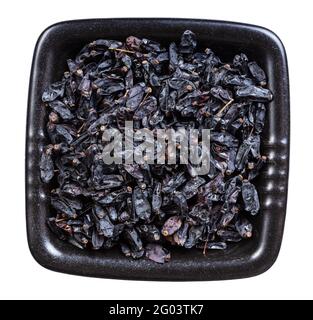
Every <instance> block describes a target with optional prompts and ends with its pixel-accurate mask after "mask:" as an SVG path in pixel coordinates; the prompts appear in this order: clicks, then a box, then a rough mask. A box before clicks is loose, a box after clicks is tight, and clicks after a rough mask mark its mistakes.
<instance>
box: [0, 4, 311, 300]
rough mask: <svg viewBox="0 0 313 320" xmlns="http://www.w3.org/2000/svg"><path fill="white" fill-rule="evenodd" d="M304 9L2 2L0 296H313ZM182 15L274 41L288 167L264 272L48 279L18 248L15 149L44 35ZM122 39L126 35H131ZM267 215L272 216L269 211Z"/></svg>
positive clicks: (20, 211) (20, 163)
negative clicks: (183, 278) (201, 278)
mask: <svg viewBox="0 0 313 320" xmlns="http://www.w3.org/2000/svg"><path fill="white" fill-rule="evenodd" d="M310 2H312V1H306V0H301V1H273V0H271V1H267V0H263V1H252V0H247V1H245V0H236V1H225V0H218V1H208V0H202V1H201V0H200V1H197V0H193V1H184V0H171V1H169V0H168V1H162V0H158V1H149V0H145V1H136V0H132V1H130V0H116V1H105V0H100V1H95V0H93V1H86V0H83V1H81V0H75V1H64V0H63V1H59V0H54V1H43V0H42V1H39V0H35V1H33V0H28V1H14V0H10V1H2V3H1V9H0V10H1V11H0V35H1V37H0V57H1V59H0V121H1V123H0V142H1V144H0V148H1V149H0V150H1V151H0V152H1V156H0V191H1V192H0V199H1V201H0V298H2V299H14V298H21V299H22V298H23V299H25V298H29V299H38V298H39V299H48V298H52V299H56V298H60V299H67V298H69V299H118V298H122V299H132V298H133V299H158V298H165V299H166V298H169V299H170V298H175V299H188V298H189V299H234V298H236V299H289V298H313V292H312V287H313V241H312V239H313V231H312V229H313V208H312V203H313V188H312V185H313V163H312V156H313V152H312V138H313V135H312V132H313V105H312V93H313V68H312V64H313V58H312V57H313V55H312V54H313V45H312V43H313V41H312V30H313V23H312V20H313V18H312V9H311V8H309V4H310ZM113 17H186V18H205V19H219V20H230V21H239V22H247V23H252V24H257V25H261V26H265V27H267V28H269V29H271V30H273V31H274V32H275V33H277V34H278V35H279V37H280V38H281V40H282V41H283V43H284V45H285V47H286V51H287V56H288V60H289V71H290V85H291V120H292V121H291V164H290V179H289V199H288V212H287V220H286V227H285V236H284V240H283V245H282V249H281V252H280V255H279V258H278V260H277V262H276V263H275V264H274V266H273V267H272V268H271V269H270V270H269V271H268V272H266V273H265V274H263V275H260V276H258V277H255V278H251V279H243V280H233V281H222V282H193V283H192V282H185V283H172V282H166V283H162V282H136V281H121V280H106V279H94V278H84V277H78V276H71V275H65V274H61V273H56V272H52V271H49V270H46V269H44V268H42V267H41V266H39V265H38V264H37V262H35V260H34V259H33V258H32V256H31V254H30V252H29V250H28V246H27V241H26V226H25V204H24V142H25V122H26V105H27V90H28V80H29V72H30V67H31V60H32V54H33V49H34V46H35V43H36V40H37V38H38V36H39V34H40V33H41V31H42V30H43V29H45V28H46V27H47V26H49V25H50V24H53V23H55V22H58V21H62V20H69V19H78V18H113ZM130 32H131V30H130ZM273 214H275V212H273Z"/></svg>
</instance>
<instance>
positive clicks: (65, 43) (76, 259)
mask: <svg viewBox="0 0 313 320" xmlns="http://www.w3.org/2000/svg"><path fill="white" fill-rule="evenodd" d="M186 29H190V30H192V31H193V32H195V33H196V35H197V39H198V40H199V42H200V45H201V46H202V47H203V48H206V47H209V48H211V49H213V50H214V51H215V52H216V53H217V54H218V55H219V56H220V57H222V58H223V60H224V61H227V60H230V59H231V58H232V57H233V56H234V55H235V54H237V53H240V52H244V53H246V54H247V55H248V56H249V58H250V59H253V60H256V61H258V62H259V63H260V65H261V66H262V67H263V68H264V70H265V72H266V73H267V75H268V80H269V81H268V82H269V87H270V89H271V90H272V91H273V93H274V97H275V98H274V101H273V102H271V103H270V105H269V108H268V112H267V119H266V126H265V130H264V134H263V144H262V148H263V149H262V151H263V154H266V155H268V156H269V158H270V161H269V164H268V165H267V167H266V169H265V170H264V171H263V173H262V174H261V175H260V177H259V178H258V180H257V181H256V186H257V189H258V191H259V195H260V201H261V212H260V213H259V215H258V216H256V217H255V218H254V221H253V223H254V225H255V230H256V231H255V232H254V236H253V238H252V239H250V240H246V241H243V242H241V243H238V244H236V245H233V246H231V247H230V248H229V249H227V250H226V251H218V252H209V254H208V256H207V257H205V256H203V255H202V253H201V251H198V250H196V249H195V250H190V251H184V250H182V249H175V248H173V249H172V260H171V261H170V262H169V263H166V264H164V265H159V264H156V263H154V262H151V261H148V260H145V259H142V260H138V261H134V260H131V259H128V258H126V257H124V256H123V255H122V254H121V253H120V252H119V251H118V250H110V251H82V250H80V249H77V248H75V247H73V246H71V245H70V244H67V243H64V242H62V241H60V240H58V239H57V238H56V237H55V236H54V235H53V234H52V233H51V232H50V230H49V229H48V228H47V225H46V219H47V217H49V216H50V206H49V192H48V191H49V190H48V188H47V186H45V185H44V184H43V183H42V182H41V181H40V172H39V159H40V150H41V148H42V146H43V145H44V144H45V143H46V141H47V140H46V134H45V112H44V109H43V108H42V106H41V94H42V92H43V90H44V88H45V87H46V86H47V85H48V84H49V83H51V82H54V81H57V80H58V79H59V78H60V77H61V76H62V74H63V72H64V71H65V69H66V59H67V58H69V57H73V56H75V54H76V53H77V52H78V50H79V49H80V48H81V47H83V45H84V44H86V43H88V42H91V41H92V40H94V39H97V38H108V39H117V40H124V39H125V38H126V37H127V36H129V35H136V36H139V37H146V38H151V39H156V40H159V41H161V42H162V43H164V44H166V43H169V42H170V41H175V40H176V41H177V40H178V39H179V37H180V35H181V33H182V32H183V31H184V30H186ZM288 167H289V83H288V68H287V59H286V54H285V50H284V47H283V44H282V43H281V41H280V40H279V38H278V37H277V36H276V35H275V34H274V33H272V32H271V31H269V30H267V29H264V28H261V27H257V26H252V25H246V24H241V23H232V22H223V21H209V20H190V19H97V20H77V21H66V22H61V23H58V24H55V25H53V26H51V27H49V28H48V29H46V30H45V31H44V32H43V33H42V35H41V36H40V38H39V40H38V42H37V45H36V48H35V52H34V58H33V65H32V71H31V78H30V87H29V100H28V118H27V138H26V216H27V231H28V243H29V247H30V251H31V253H32V255H33V256H34V258H35V259H36V260H37V261H38V262H39V263H40V264H41V265H42V266H44V267H46V268H49V269H52V270H55V271H60V272H66V273H71V274H77V275H85V276H96V277H107V278H123V279H140V280H221V279H233V278H243V277H250V276H255V275H258V274H260V273H262V272H264V271H266V270H267V269H268V268H270V267H271V266H272V264H273V263H274V261H275V260H276V258H277V256H278V253H279V249H280V245H281V241H282V236H283V229H284V221H285V214H286V203H287V187H288Z"/></svg>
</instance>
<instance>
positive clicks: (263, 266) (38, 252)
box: [25, 18, 290, 281]
mask: <svg viewBox="0 0 313 320" xmlns="http://www.w3.org/2000/svg"><path fill="white" fill-rule="evenodd" d="M112 21H114V22H121V23H122V22H127V23H147V22H149V23H173V22H175V23H187V24H192V23H200V24H205V25H206V27H208V26H209V25H211V26H214V27H218V28H226V27H228V28H229V27H230V28H238V29H241V30H245V32H252V33H254V34H258V35H260V34H261V35H262V36H264V37H265V39H266V41H268V42H271V43H272V44H273V45H274V46H275V48H276V50H278V51H279V52H278V53H276V54H277V55H278V56H279V58H280V61H281V65H280V68H281V69H282V72H283V73H284V75H285V80H286V82H285V83H284V85H283V94H284V95H285V97H284V103H285V106H284V108H285V109H284V110H286V119H285V120H286V123H287V126H288V127H287V128H286V130H285V138H286V146H287V149H286V150H287V151H286V152H287V155H286V159H285V164H286V167H287V169H286V174H285V177H284V181H283V182H284V185H285V193H284V197H283V207H282V208H281V212H280V219H279V222H278V223H279V224H280V230H279V234H277V235H276V238H277V239H276V240H277V241H276V242H275V243H268V244H267V245H266V246H263V247H261V248H258V250H259V252H257V253H256V254H255V256H254V257H253V258H252V259H249V260H247V261H245V266H244V268H243V267H242V266H243V265H242V263H243V262H240V261H237V264H236V265H235V266H234V269H233V270H232V269H231V268H229V266H228V268H227V269H224V267H223V266H222V265H221V264H218V265H217V266H216V267H212V268H211V269H210V270H209V272H208V273H203V272H202V273H200V274H197V273H196V270H197V268H195V267H194V266H193V267H192V268H191V267H190V266H188V265H185V266H184V265H182V266H181V270H183V271H188V272H187V273H186V274H184V275H183V276H181V275H175V274H168V270H167V269H166V270H164V271H165V273H164V274H163V275H162V273H160V272H157V273H155V272H153V271H151V274H149V272H148V273H147V272H146V273H140V272H139V271H141V270H140V267H139V265H138V262H137V261H135V262H133V263H128V267H123V266H121V264H119V265H118V266H117V267H114V266H112V267H111V268H109V267H108V265H106V267H108V268H107V270H101V269H99V267H96V266H95V265H94V266H93V267H92V264H90V263H89V264H88V268H90V269H89V270H87V266H85V265H81V264H79V262H78V261H68V260H67V259H66V258H67V257H66V256H65V257H64V256H63V253H62V252H61V256H60V257H57V255H58V254H59V253H57V252H56V251H55V250H56V248H53V246H51V243H49V241H48V240H47V239H44V238H42V234H37V235H35V234H34V232H35V230H34V229H33V222H34V221H33V218H34V212H33V211H32V208H31V205H30V203H31V202H32V201H34V200H33V198H32V197H30V194H31V193H32V192H33V185H32V182H31V179H32V178H33V177H32V174H31V175H30V174H29V172H30V170H31V169H30V163H31V157H32V154H31V151H30V150H29V149H30V140H31V137H32V135H33V131H32V130H33V126H32V125H33V123H32V120H31V113H33V112H34V103H35V96H36V81H37V80H38V79H37V77H38V59H39V58H40V56H41V55H42V54H44V53H42V48H43V47H44V46H45V45H46V41H48V40H47V39H48V38H49V37H51V36H53V34H54V33H55V32H59V31H60V29H63V31H64V32H66V30H68V27H69V26H70V27H75V25H76V26H79V25H82V24H85V25H88V24H89V25H91V24H106V23H110V22H112ZM289 104H290V99H289V77H288V64H287V57H286V52H285V48H284V45H283V44H282V42H281V40H280V39H279V37H278V36H277V35H276V34H275V33H273V32H272V31H271V30H269V29H267V28H263V27H260V26H256V25H252V24H246V23H239V22H230V21H222V20H205V19H188V18H186V19H185V18H112V19H79V20H67V21H61V22H57V23H55V24H52V25H50V26H49V27H47V28H46V29H45V30H44V31H43V32H42V33H41V34H40V36H39V38H38V40H37V43H36V46H35V50H34V55H33V61H32V68H31V74H30V82H29V92H28V109H27V127H26V128H27V129H26V149H25V153H26V156H25V183H26V185H25V191H26V220H27V240H28V246H29V249H30V252H31V254H32V256H33V257H34V259H35V260H36V261H37V262H38V263H39V264H40V265H42V266H43V267H45V268H47V269H50V270H53V271H59V272H64V273H69V274H76V275H85V276H93V277H105V278H118V279H136V280H167V281H187V280H193V281H195V280H224V279H235V278H246V277H251V276H256V275H259V274H261V273H263V272H265V271H266V270H268V269H269V268H270V267H271V266H272V265H273V264H274V262H275V261H276V259H277V256H278V254H279V250H280V246H281V241H282V236H283V229H284V221H285V215H286V206H287V192H288V174H289V139H290V116H289V112H290V111H289ZM107 259H108V258H107ZM123 259H125V258H124V257H123ZM95 260H96V261H98V260H97V259H95ZM109 260H110V259H108V261H109ZM111 260H112V261H111V262H115V259H111ZM121 260H122V259H121ZM98 262H99V263H100V261H98ZM109 262H110V261H109ZM225 263H227V262H225ZM113 264H114V263H113ZM100 265H101V263H100ZM129 266H131V267H130V268H129ZM240 266H241V267H242V268H241V267H240ZM75 268H76V269H75ZM116 268H117V269H116ZM132 271H134V272H132Z"/></svg>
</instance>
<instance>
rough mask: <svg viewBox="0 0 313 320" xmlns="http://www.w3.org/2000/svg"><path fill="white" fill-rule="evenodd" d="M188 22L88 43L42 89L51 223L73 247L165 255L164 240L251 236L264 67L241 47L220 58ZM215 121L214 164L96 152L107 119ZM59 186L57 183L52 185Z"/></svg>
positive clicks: (192, 124) (171, 124) (141, 123)
mask: <svg viewBox="0 0 313 320" xmlns="http://www.w3.org/2000/svg"><path fill="white" fill-rule="evenodd" d="M196 46H197V41H196V37H195V34H194V33H193V32H191V31H189V30H187V31H185V32H184V33H183V35H182V37H181V41H180V43H179V44H178V45H176V44H175V43H171V44H170V45H169V47H168V48H165V47H162V46H161V45H160V44H159V43H157V42H155V41H152V40H148V39H138V38H136V37H134V36H130V37H128V38H127V39H126V42H125V43H123V42H119V41H114V40H102V39H99V40H96V41H94V42H92V43H90V44H88V45H86V46H85V47H84V48H83V49H82V50H81V52H80V53H79V54H78V55H77V57H76V58H75V60H70V59H69V60H68V61H67V64H68V69H69V71H67V72H65V73H64V76H63V78H62V80H61V81H59V82H56V83H53V84H51V85H50V86H49V88H47V89H46V90H45V91H44V93H43V95H42V100H43V102H44V105H45V107H46V108H47V112H49V119H48V123H47V128H46V130H47V135H48V137H49V140H50V144H49V145H47V146H45V147H44V149H43V152H42V157H41V161H40V170H41V179H42V181H43V182H44V183H49V185H50V186H51V206H52V208H53V212H55V217H53V218H50V219H49V220H48V225H49V227H50V228H51V230H52V231H53V232H54V233H55V234H56V235H57V236H58V237H59V238H60V239H62V240H65V241H68V242H70V243H71V244H73V245H75V246H77V247H79V248H82V249H83V248H88V249H109V248H111V247H113V246H115V245H119V246H120V248H121V250H122V252H123V253H124V254H125V255H126V256H131V257H133V258H140V257H143V256H146V257H148V258H149V259H151V260H153V261H156V262H158V263H164V262H166V261H168V260H169V259H170V253H169V251H168V250H167V249H166V248H169V247H171V246H182V247H185V248H186V249H190V248H193V247H196V248H201V249H202V250H203V252H204V253H205V252H206V250H208V249H225V248H226V246H227V244H226V243H227V242H238V241H240V240H242V239H245V238H250V237H251V236H252V225H251V223H250V222H249V221H248V216H249V214H251V215H255V214H257V212H258V211H259V208H260V205H259V199H258V193H257V191H256V188H255V187H254V185H253V184H252V183H251V180H253V179H254V178H255V177H256V176H257V175H258V173H259V172H260V169H261V168H262V166H263V165H264V163H265V162H266V157H265V156H261V154H260V133H261V132H262V129H263V125H264V118H265V105H264V103H267V102H269V101H270V100H271V99H272V94H271V92H270V91H269V90H268V89H266V88H265V86H266V81H267V80H266V75H265V73H264V71H263V70H262V69H261V68H260V67H259V66H258V64H257V63H256V62H254V61H251V62H249V60H248V58H247V56H246V55H245V54H239V55H236V56H235V57H234V59H233V62H232V63H223V62H222V61H221V60H220V58H219V57H217V56H216V55H215V54H214V52H213V51H212V50H210V49H206V50H204V52H200V51H196ZM126 120H133V121H134V124H135V126H136V128H137V129H138V128H143V127H144V128H149V129H150V130H154V129H158V128H163V129H164V128H174V129H178V128H182V127H183V128H186V129H190V128H197V129H202V128H207V129H211V136H210V139H211V146H210V150H211V158H210V164H211V166H210V172H209V173H208V174H206V175H203V176H196V175H195V174H194V170H193V167H192V166H191V165H190V164H187V165H184V164H177V165H168V164H165V165H158V164H151V165H149V164H147V163H145V164H140V165H139V164H133V165H130V164H114V163H113V164H111V165H106V164H105V163H104V162H103V159H102V150H103V148H104V144H105V142H103V141H102V139H101V136H102V135H101V132H102V131H103V130H104V129H105V128H117V129H119V130H123V127H124V122H125V121H126ZM52 188H54V189H52Z"/></svg>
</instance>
